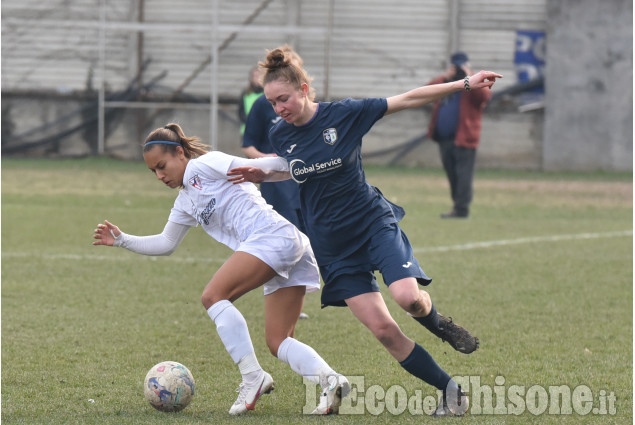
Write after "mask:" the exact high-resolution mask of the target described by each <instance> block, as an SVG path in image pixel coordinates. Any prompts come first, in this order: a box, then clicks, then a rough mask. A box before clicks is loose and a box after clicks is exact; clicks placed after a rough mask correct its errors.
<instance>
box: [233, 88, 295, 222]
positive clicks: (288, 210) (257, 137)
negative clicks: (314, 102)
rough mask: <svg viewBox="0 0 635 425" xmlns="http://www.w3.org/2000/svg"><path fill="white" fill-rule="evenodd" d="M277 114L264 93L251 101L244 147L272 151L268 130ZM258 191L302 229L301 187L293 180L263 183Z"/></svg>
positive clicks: (279, 211) (263, 151) (274, 122)
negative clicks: (252, 102)
mask: <svg viewBox="0 0 635 425" xmlns="http://www.w3.org/2000/svg"><path fill="white" fill-rule="evenodd" d="M281 119H282V118H280V117H279V116H278V115H277V114H276V112H275V111H274V110H273V107H272V106H271V104H270V103H269V101H268V100H267V98H266V97H265V96H260V97H259V98H258V99H256V101H255V102H254V104H253V105H252V107H251V109H250V111H249V115H248V116H247V122H246V125H245V133H244V134H243V147H248V146H253V147H255V148H256V149H258V150H259V151H260V152H262V153H274V149H273V146H271V142H270V141H269V137H268V135H269V130H270V129H271V127H273V125H274V124H276V123H277V122H278V121H280V120H281ZM260 193H262V197H263V198H265V200H266V201H267V203H268V204H269V205H271V206H272V207H273V209H275V210H276V211H277V212H278V213H280V215H282V216H283V217H284V218H286V219H287V220H289V221H290V222H291V223H293V224H294V225H295V226H296V227H297V228H299V229H300V230H301V231H303V232H304V231H305V228H304V223H303V222H302V217H301V215H300V214H299V210H300V189H299V187H298V184H297V183H296V182H294V181H293V180H286V181H282V182H277V183H262V184H261V185H260Z"/></svg>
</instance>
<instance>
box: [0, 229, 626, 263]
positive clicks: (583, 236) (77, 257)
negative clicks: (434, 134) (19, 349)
mask: <svg viewBox="0 0 635 425" xmlns="http://www.w3.org/2000/svg"><path fill="white" fill-rule="evenodd" d="M624 236H633V231H632V230H622V231H616V232H603V233H577V234H572V235H554V236H533V237H526V238H517V239H503V240H497V241H485V242H471V243H465V244H459V245H448V246H432V247H427V248H416V247H415V248H414V252H415V253H428V252H446V251H468V250H472V249H482V248H492V247H499V246H509V245H521V244H528V243H545V242H560V241H572V240H588V239H599V238H618V237H624ZM95 249H105V248H103V247H101V248H98V247H95ZM127 254H130V255H127ZM127 254H124V255H121V254H117V255H97V254H47V253H34V252H10V251H9V252H7V251H6V250H5V251H4V252H2V258H3V259H7V260H9V259H11V258H37V259H42V260H53V261H56V260H66V261H98V262H99V261H139V260H140V259H146V260H147V261H176V262H179V263H223V262H224V261H225V260H226V259H227V258H202V257H198V258H197V257H186V258H184V257H161V258H160V259H159V258H158V257H148V256H145V255H141V256H140V255H135V254H133V253H127Z"/></svg>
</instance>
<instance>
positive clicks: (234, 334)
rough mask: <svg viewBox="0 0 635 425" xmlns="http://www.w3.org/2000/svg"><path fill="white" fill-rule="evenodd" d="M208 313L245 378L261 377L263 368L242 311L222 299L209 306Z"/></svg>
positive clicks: (248, 379)
mask: <svg viewBox="0 0 635 425" xmlns="http://www.w3.org/2000/svg"><path fill="white" fill-rule="evenodd" d="M207 314H208V315H209V317H210V318H211V319H212V320H213V321H214V323H216V331H217V332H218V336H219V337H220V339H221V341H223V345H224V346H225V349H226V350H227V352H228V353H229V355H230V356H231V358H232V360H234V363H237V364H238V368H239V369H240V373H241V374H242V375H243V380H245V381H252V380H255V379H257V378H259V377H260V375H261V374H262V368H261V367H260V364H259V363H258V359H257V358H256V353H255V352H254V346H253V344H252V343H251V337H250V336H249V328H247V322H246V321H245V318H244V317H243V315H242V314H240V311H238V309H237V308H236V307H234V305H233V304H232V303H231V302H229V301H228V300H222V301H218V302H217V303H215V304H214V305H213V306H211V307H210V308H208V309H207Z"/></svg>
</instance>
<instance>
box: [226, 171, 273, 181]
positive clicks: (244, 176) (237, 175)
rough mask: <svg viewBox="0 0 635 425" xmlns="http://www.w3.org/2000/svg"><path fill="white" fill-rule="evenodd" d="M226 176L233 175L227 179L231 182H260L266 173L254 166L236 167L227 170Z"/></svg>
mask: <svg viewBox="0 0 635 425" xmlns="http://www.w3.org/2000/svg"><path fill="white" fill-rule="evenodd" d="M227 175H228V176H233V177H230V178H228V179H227V180H228V181H230V182H232V183H233V184H240V183H244V182H252V183H262V182H263V181H264V180H265V178H266V177H267V173H265V172H264V171H262V170H261V169H260V168H256V167H236V168H232V169H231V170H229V172H228V173H227Z"/></svg>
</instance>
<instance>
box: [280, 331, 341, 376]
mask: <svg viewBox="0 0 635 425" xmlns="http://www.w3.org/2000/svg"><path fill="white" fill-rule="evenodd" d="M278 359H280V360H281V361H283V362H285V363H286V364H288V365H289V366H291V370H293V371H294V372H295V373H297V374H298V375H301V376H303V377H305V378H307V379H309V380H310V381H311V382H315V383H316V384H318V385H320V377H323V376H328V375H335V374H336V372H335V371H334V370H333V369H331V367H330V366H329V365H328V364H327V363H326V362H325V361H324V359H323V358H322V357H320V355H319V354H318V353H317V352H316V351H315V350H314V349H313V348H311V347H309V346H308V345H306V344H303V343H302V342H300V341H298V340H297V339H293V338H287V339H285V340H284V341H282V343H281V344H280V347H278Z"/></svg>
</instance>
